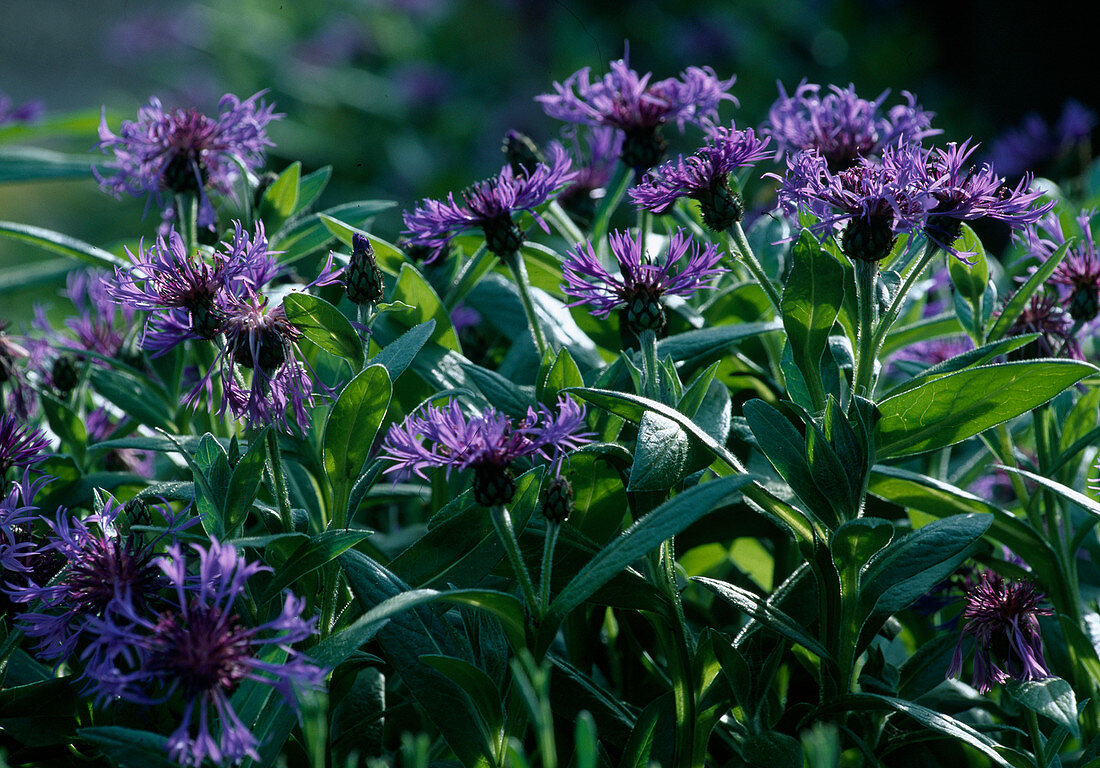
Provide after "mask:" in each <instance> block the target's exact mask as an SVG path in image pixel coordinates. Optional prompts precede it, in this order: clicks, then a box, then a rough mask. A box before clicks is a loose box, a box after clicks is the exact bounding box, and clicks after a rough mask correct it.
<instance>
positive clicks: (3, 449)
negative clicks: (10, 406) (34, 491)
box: [0, 413, 50, 480]
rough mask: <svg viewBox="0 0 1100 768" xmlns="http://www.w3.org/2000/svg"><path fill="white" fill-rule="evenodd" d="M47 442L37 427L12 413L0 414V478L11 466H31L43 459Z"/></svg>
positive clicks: (0, 478)
mask: <svg viewBox="0 0 1100 768" xmlns="http://www.w3.org/2000/svg"><path fill="white" fill-rule="evenodd" d="M49 444H50V441H49V440H47V439H46V436H45V435H44V434H43V433H42V430H40V429H38V427H34V426H31V425H30V424H27V423H26V422H24V421H23V419H22V418H21V417H19V416H16V415H15V414H14V413H3V414H0V480H3V478H4V477H5V476H6V475H7V474H8V470H9V469H11V468H12V467H33V466H34V465H35V464H38V463H40V462H42V461H43V460H45V458H46V454H45V453H44V452H45V450H46V448H47V447H48V446H49Z"/></svg>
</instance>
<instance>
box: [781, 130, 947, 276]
mask: <svg viewBox="0 0 1100 768" xmlns="http://www.w3.org/2000/svg"><path fill="white" fill-rule="evenodd" d="M766 175H768V176H771V177H772V178H776V179H779V181H780V182H781V184H780V188H779V204H780V207H781V208H782V209H783V211H784V212H785V213H787V214H788V215H792V216H795V215H797V213H798V211H799V209H805V210H808V211H809V212H810V213H812V214H813V215H814V216H816V217H817V218H818V221H817V222H816V223H815V224H814V225H813V226H812V227H811V229H812V230H813V231H814V232H815V233H817V234H819V235H820V234H824V233H835V232H836V231H837V230H838V229H839V228H840V227H841V225H844V229H843V233H842V235H841V238H840V247H841V250H842V251H844V253H845V254H846V255H847V256H848V257H849V258H851V259H858V260H861V261H869V262H877V261H879V260H880V259H882V258H885V257H886V255H887V254H889V253H890V249H891V247H892V246H893V243H894V239H895V237H896V235H897V234H898V233H901V232H906V233H912V232H914V231H916V230H918V229H920V228H922V227H923V226H924V223H925V220H926V218H927V212H928V210H929V209H930V208H931V207H933V206H934V205H935V201H934V200H933V199H932V197H931V195H930V194H929V192H928V190H927V185H926V184H924V157H923V153H922V152H921V150H920V148H919V147H915V146H911V145H905V144H899V145H897V146H893V147H887V148H886V149H885V150H883V152H882V160H881V161H877V160H872V159H867V158H859V159H858V160H857V161H856V162H855V164H854V165H852V166H851V167H850V168H848V169H846V170H843V171H840V172H839V173H833V171H831V170H830V169H829V166H828V164H827V161H826V159H825V157H824V155H822V154H821V153H820V152H818V151H816V150H803V151H801V152H798V153H797V154H795V155H789V156H788V157H787V173H786V175H785V176H782V177H779V176H776V175H775V174H766Z"/></svg>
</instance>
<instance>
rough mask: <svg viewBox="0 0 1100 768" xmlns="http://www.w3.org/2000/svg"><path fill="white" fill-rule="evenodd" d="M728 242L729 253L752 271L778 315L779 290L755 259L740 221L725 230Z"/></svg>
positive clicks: (779, 304)
mask: <svg viewBox="0 0 1100 768" xmlns="http://www.w3.org/2000/svg"><path fill="white" fill-rule="evenodd" d="M727 234H728V236H729V242H730V254H731V255H732V254H733V253H734V251H736V252H737V255H738V256H739V257H740V261H741V263H742V264H744V265H745V267H746V268H747V269H748V270H749V272H751V273H752V276H753V278H755V279H756V282H757V283H759V284H760V287H761V288H763V289H764V294H765V295H766V296H767V297H768V302H769V303H770V304H771V305H772V309H773V310H774V311H775V316H776V317H779V316H780V314H781V309H780V307H781V306H782V298H781V297H780V296H779V291H777V290H776V288H775V285H773V284H772V281H771V279H770V278H769V277H768V273H767V272H765V271H764V267H763V266H762V265H761V264H760V262H759V261H757V259H756V254H755V253H753V252H752V246H750V245H749V240H748V238H747V237H745V230H744V229H743V228H742V227H741V222H739V221H738V222H735V223H734V225H733V226H732V227H730V228H729V229H728V230H727Z"/></svg>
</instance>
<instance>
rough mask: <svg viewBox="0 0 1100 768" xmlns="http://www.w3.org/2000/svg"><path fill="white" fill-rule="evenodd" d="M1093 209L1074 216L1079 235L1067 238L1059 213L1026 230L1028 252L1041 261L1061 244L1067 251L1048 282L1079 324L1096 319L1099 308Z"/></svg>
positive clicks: (1099, 256) (1099, 273) (1099, 280)
mask: <svg viewBox="0 0 1100 768" xmlns="http://www.w3.org/2000/svg"><path fill="white" fill-rule="evenodd" d="M1095 215H1096V211H1095V210H1092V209H1089V210H1084V211H1081V212H1080V213H1079V214H1078V215H1077V216H1076V217H1075V220H1076V222H1077V225H1078V227H1080V229H1081V236H1080V237H1078V238H1076V239H1073V240H1070V241H1069V244H1068V245H1066V243H1067V237H1066V235H1065V233H1064V232H1063V231H1062V223H1061V221H1060V220H1059V218H1058V216H1057V215H1055V214H1054V213H1050V214H1049V215H1047V216H1045V217H1044V218H1043V219H1042V220H1041V221H1040V222H1039V223H1038V225H1037V226H1036V227H1034V228H1033V229H1032V230H1031V231H1030V232H1029V237H1028V244H1029V246H1030V249H1031V252H1032V253H1033V254H1035V255H1036V256H1039V257H1040V258H1041V259H1043V260H1044V261H1045V260H1046V259H1049V258H1050V257H1051V256H1052V255H1053V254H1054V252H1055V251H1056V250H1058V249H1059V248H1060V247H1062V246H1063V245H1065V246H1066V248H1067V253H1066V254H1065V256H1064V257H1063V258H1062V262H1061V263H1060V264H1059V265H1058V266H1057V267H1056V268H1055V269H1054V272H1053V274H1051V276H1050V280H1049V282H1050V283H1051V284H1053V285H1054V286H1055V288H1056V289H1057V291H1058V294H1059V296H1060V297H1061V300H1062V303H1063V306H1065V308H1066V309H1067V310H1068V311H1069V315H1070V317H1072V318H1073V320H1074V321H1076V322H1080V323H1088V322H1091V321H1093V320H1095V319H1096V316H1097V313H1098V311H1100V253H1097V249H1096V241H1095V239H1094V238H1093V234H1092V219H1093V217H1094V216H1095Z"/></svg>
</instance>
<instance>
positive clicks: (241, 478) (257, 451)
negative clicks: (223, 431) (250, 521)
mask: <svg viewBox="0 0 1100 768" xmlns="http://www.w3.org/2000/svg"><path fill="white" fill-rule="evenodd" d="M269 429H271V427H270V426H267V427H264V428H263V430H261V431H260V432H259V433H258V434H257V435H255V436H254V437H253V439H252V442H251V443H249V446H248V450H247V451H246V452H245V454H244V456H242V457H241V458H240V459H239V460H238V461H237V466H235V467H233V475H232V476H231V477H230V478H229V489H228V490H227V491H226V494H225V527H226V530H228V531H232V530H234V529H235V528H236V527H237V526H238V525H240V524H241V523H243V522H244V520H245V518H246V517H247V516H248V512H249V511H250V510H251V509H252V502H254V501H255V500H256V494H257V493H258V492H259V490H260V482H261V481H262V480H263V474H264V466H265V464H266V462H267V439H266V434H267V430H269Z"/></svg>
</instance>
